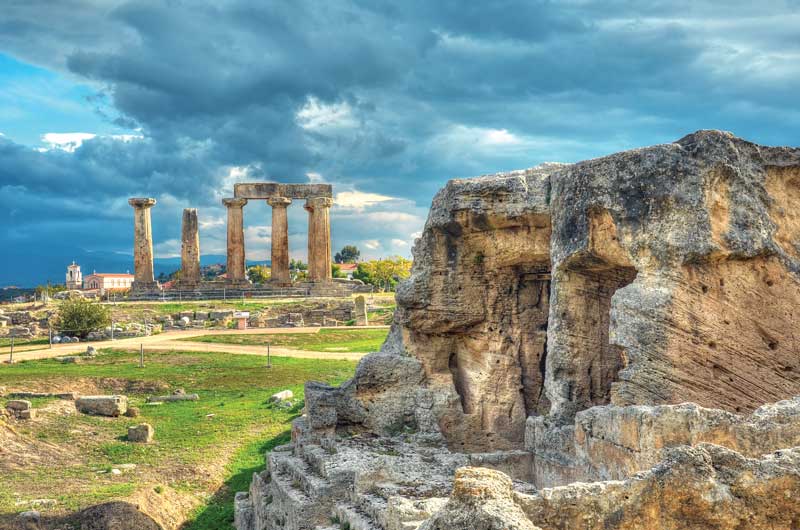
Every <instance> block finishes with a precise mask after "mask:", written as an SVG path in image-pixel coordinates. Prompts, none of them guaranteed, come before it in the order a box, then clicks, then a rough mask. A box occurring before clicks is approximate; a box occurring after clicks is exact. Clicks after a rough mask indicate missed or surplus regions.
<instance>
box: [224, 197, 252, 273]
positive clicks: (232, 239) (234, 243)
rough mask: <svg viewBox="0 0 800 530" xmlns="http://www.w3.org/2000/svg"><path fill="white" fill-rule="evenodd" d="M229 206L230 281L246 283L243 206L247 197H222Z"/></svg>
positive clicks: (227, 206)
mask: <svg viewBox="0 0 800 530" xmlns="http://www.w3.org/2000/svg"><path fill="white" fill-rule="evenodd" d="M222 204H224V205H225V207H226V208H228V271H227V276H228V283H244V282H246V281H247V279H246V277H245V261H244V260H245V257H244V216H243V212H242V208H243V207H244V205H245V204H247V199H222Z"/></svg>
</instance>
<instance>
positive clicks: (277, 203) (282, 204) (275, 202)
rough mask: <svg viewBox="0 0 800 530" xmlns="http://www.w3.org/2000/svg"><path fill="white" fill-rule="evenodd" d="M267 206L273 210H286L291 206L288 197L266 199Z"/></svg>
mask: <svg viewBox="0 0 800 530" xmlns="http://www.w3.org/2000/svg"><path fill="white" fill-rule="evenodd" d="M267 204H269V205H270V206H272V207H273V208H286V207H287V206H289V205H290V204H292V199H290V198H288V197H270V198H269V199H267Z"/></svg>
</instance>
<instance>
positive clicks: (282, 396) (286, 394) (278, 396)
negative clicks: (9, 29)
mask: <svg viewBox="0 0 800 530" xmlns="http://www.w3.org/2000/svg"><path fill="white" fill-rule="evenodd" d="M293 397H294V393H293V392H292V391H291V390H282V391H280V392H276V393H275V394H272V395H271V396H270V397H269V400H270V401H271V402H277V401H288V400H290V399H292V398H293Z"/></svg>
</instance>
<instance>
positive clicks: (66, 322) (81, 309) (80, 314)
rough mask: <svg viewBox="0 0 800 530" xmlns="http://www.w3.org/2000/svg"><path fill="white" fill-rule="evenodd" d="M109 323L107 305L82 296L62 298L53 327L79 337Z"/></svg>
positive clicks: (109, 314)
mask: <svg viewBox="0 0 800 530" xmlns="http://www.w3.org/2000/svg"><path fill="white" fill-rule="evenodd" d="M110 324H111V310H110V309H109V308H108V307H106V306H104V305H102V304H100V303H99V302H92V301H90V300H84V299H82V298H75V299H69V300H64V301H63V302H62V303H61V306H60V307H59V308H58V315H57V316H56V318H55V328H56V329H57V330H58V331H59V332H63V333H69V334H70V335H75V336H78V337H81V338H85V337H86V335H88V334H89V332H91V331H98V330H100V329H103V328H104V327H106V326H108V325H110Z"/></svg>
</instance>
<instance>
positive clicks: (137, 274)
mask: <svg viewBox="0 0 800 530" xmlns="http://www.w3.org/2000/svg"><path fill="white" fill-rule="evenodd" d="M155 203H156V200H155V199H151V198H145V197H135V198H132V199H128V204H130V205H131V206H133V271H134V278H133V288H134V289H151V288H153V287H155V286H156V285H157V284H156V282H155V276H154V275H153V228H152V225H151V224H150V208H152V207H153V205H154V204H155Z"/></svg>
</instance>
